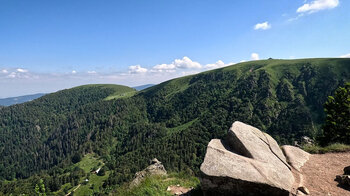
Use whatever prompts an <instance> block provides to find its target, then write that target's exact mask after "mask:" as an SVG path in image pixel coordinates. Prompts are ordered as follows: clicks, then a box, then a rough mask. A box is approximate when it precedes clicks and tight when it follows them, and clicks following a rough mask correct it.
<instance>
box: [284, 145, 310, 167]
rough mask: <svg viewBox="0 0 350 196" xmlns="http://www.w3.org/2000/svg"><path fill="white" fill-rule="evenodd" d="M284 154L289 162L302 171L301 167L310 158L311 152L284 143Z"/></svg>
mask: <svg viewBox="0 0 350 196" xmlns="http://www.w3.org/2000/svg"><path fill="white" fill-rule="evenodd" d="M282 150H283V152H284V155H285V156H286V158H287V162H288V163H289V164H290V165H291V166H292V167H293V168H294V169H296V170H298V171H300V168H301V167H302V166H303V165H304V164H305V163H306V162H307V161H308V160H309V158H310V154H309V153H307V152H305V151H303V150H302V149H300V148H297V147H294V146H289V145H284V146H282Z"/></svg>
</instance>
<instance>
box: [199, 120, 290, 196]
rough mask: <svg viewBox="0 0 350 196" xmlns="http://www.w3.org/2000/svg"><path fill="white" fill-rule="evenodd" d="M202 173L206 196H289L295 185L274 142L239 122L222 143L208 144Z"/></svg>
mask: <svg viewBox="0 0 350 196" xmlns="http://www.w3.org/2000/svg"><path fill="white" fill-rule="evenodd" d="M201 173H202V178H201V184H202V190H203V193H204V194H205V195H271V196H274V195H276V196H277V195H278V196H279V195H289V194H290V191H291V189H292V186H293V183H294V177H293V174H292V172H291V171H290V166H289V165H288V164H287V161H286V158H285V156H284V155H283V153H282V151H281V149H280V148H279V146H278V144H277V142H276V141H275V140H274V139H273V138H272V137H271V136H270V135H268V134H266V133H263V132H261V131H260V130H258V129H257V128H254V127H252V126H249V125H246V124H244V123H241V122H238V121H236V122H235V123H233V124H232V127H231V129H230V130H229V132H228V134H227V137H226V139H225V140H218V139H213V140H211V141H210V143H209V144H208V147H207V153H206V155H205V158H204V162H203V163H202V165H201Z"/></svg>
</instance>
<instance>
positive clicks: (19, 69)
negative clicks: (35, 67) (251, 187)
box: [16, 68, 28, 73]
mask: <svg viewBox="0 0 350 196" xmlns="http://www.w3.org/2000/svg"><path fill="white" fill-rule="evenodd" d="M16 71H17V72H20V73H26V72H28V70H25V69H21V68H18V69H16Z"/></svg>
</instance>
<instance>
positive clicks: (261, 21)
mask: <svg viewBox="0 0 350 196" xmlns="http://www.w3.org/2000/svg"><path fill="white" fill-rule="evenodd" d="M348 10H350V1H345V0H297V1H289V0H281V1H268V2H266V1H249V2H246V1H229V0H223V1H214V0H205V1H187V0H179V1H161V0H150V1H136V2H130V1H112V0H106V1H103V2H102V1H96V0H84V1H83V0H77V1H43V0H37V1H19V0H11V1H7V0H6V1H2V2H1V3H0V25H1V27H2V30H1V31H0V97H13V96H18V95H24V94H33V93H36V92H39V91H40V92H55V91H57V90H60V89H64V88H70V87H73V86H79V85H82V84H88V83H90V84H95V83H112V84H121V85H127V86H137V85H141V84H147V83H160V82H163V81H166V80H169V79H172V78H177V77H181V76H186V75H191V74H195V73H199V72H202V71H206V70H211V69H215V68H220V67H225V66H227V65H231V64H236V63H239V62H242V61H249V60H259V59H268V58H270V57H272V58H274V59H303V58H326V57H330V58H336V57H345V58H348V57H350V45H349V44H348V43H350V36H348V33H349V32H350V14H349V11H348Z"/></svg>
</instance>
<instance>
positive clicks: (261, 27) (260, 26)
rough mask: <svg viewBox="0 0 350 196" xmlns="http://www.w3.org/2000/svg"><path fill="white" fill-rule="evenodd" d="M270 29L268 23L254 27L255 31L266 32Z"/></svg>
mask: <svg viewBox="0 0 350 196" xmlns="http://www.w3.org/2000/svg"><path fill="white" fill-rule="evenodd" d="M270 28H271V24H269V22H267V21H266V22H263V23H258V24H256V25H255V26H254V29H255V30H267V29H270Z"/></svg>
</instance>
